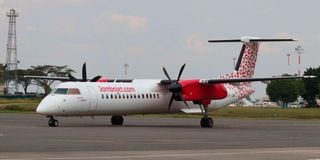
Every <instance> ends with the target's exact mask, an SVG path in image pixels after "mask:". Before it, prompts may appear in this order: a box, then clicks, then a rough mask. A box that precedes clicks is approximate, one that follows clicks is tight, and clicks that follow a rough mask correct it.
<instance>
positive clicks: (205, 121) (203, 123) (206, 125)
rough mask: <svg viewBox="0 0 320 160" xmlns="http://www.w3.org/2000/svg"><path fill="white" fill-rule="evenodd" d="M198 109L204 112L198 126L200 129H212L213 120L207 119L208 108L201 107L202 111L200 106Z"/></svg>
mask: <svg viewBox="0 0 320 160" xmlns="http://www.w3.org/2000/svg"><path fill="white" fill-rule="evenodd" d="M200 109H201V111H202V110H204V113H203V114H204V116H203V117H202V118H201V121H200V125H201V127H202V128H212V127H213V120H212V118H211V117H208V106H205V105H204V106H203V109H202V106H201V104H200Z"/></svg>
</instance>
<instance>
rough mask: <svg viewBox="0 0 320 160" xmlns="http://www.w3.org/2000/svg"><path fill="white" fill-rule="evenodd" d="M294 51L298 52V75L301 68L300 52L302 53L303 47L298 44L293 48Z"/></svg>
mask: <svg viewBox="0 0 320 160" xmlns="http://www.w3.org/2000/svg"><path fill="white" fill-rule="evenodd" d="M295 51H296V53H297V54H298V76H300V70H301V57H300V56H301V53H303V48H302V47H301V46H300V45H299V46H297V47H296V48H295Z"/></svg>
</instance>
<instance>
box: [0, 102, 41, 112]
mask: <svg viewBox="0 0 320 160" xmlns="http://www.w3.org/2000/svg"><path fill="white" fill-rule="evenodd" d="M40 101H41V99H39V98H35V99H0V113H12V112H34V111H35V110H36V107H37V106H38V104H39V103H40Z"/></svg>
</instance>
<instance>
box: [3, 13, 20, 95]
mask: <svg viewBox="0 0 320 160" xmlns="http://www.w3.org/2000/svg"><path fill="white" fill-rule="evenodd" d="M18 16H19V13H18V12H16V11H15V10H14V9H11V10H10V11H9V12H7V17H9V29H8V41H7V57H6V64H5V65H4V67H5V87H6V88H5V92H6V93H13V94H14V93H15V92H18V59H17V35H16V17H18Z"/></svg>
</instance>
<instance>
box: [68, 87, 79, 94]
mask: <svg viewBox="0 0 320 160" xmlns="http://www.w3.org/2000/svg"><path fill="white" fill-rule="evenodd" d="M68 94H80V90H79V89H78V88H69V92H68Z"/></svg>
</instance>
